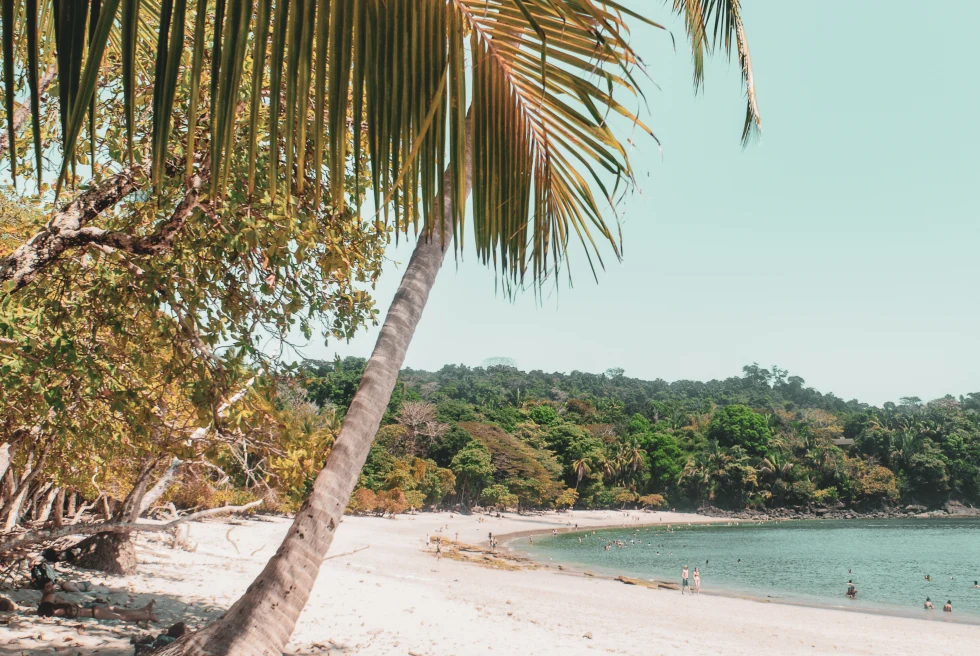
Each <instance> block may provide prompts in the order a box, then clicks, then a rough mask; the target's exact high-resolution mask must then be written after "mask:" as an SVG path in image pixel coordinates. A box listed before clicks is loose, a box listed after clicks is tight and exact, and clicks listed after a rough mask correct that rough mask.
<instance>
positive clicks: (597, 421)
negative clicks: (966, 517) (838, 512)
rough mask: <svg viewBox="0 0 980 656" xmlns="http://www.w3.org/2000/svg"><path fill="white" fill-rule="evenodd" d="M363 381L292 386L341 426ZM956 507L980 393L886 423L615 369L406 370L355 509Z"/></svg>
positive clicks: (914, 404) (796, 385) (756, 372)
mask: <svg viewBox="0 0 980 656" xmlns="http://www.w3.org/2000/svg"><path fill="white" fill-rule="evenodd" d="M363 367H364V362H363V361H362V360H359V359H357V358H347V359H344V360H342V361H337V362H327V363H324V362H307V363H305V364H304V365H303V367H302V368H301V370H300V371H301V373H300V375H299V376H298V377H296V378H294V379H293V380H294V381H295V384H297V385H300V386H302V387H304V388H305V389H306V390H307V397H306V398H305V399H304V401H305V402H308V403H312V404H313V405H315V406H316V408H318V409H319V411H320V412H324V411H325V412H326V413H327V414H328V415H329V416H336V415H337V414H338V413H340V414H342V413H343V412H344V410H345V408H346V407H347V405H348V404H349V403H350V399H351V397H352V394H353V392H354V390H356V387H357V381H358V377H359V375H360V371H361V370H362V369H363ZM311 409H312V408H311ZM950 500H955V501H961V502H964V503H968V504H976V503H980V393H973V394H968V395H966V396H965V397H960V398H954V397H952V396H946V397H943V398H940V399H935V400H932V401H929V402H924V401H923V400H922V399H919V398H916V397H905V398H902V399H899V401H898V403H897V404H896V403H885V404H884V405H883V407H880V408H879V407H872V406H869V405H868V404H865V403H861V402H859V401H857V400H850V401H845V400H843V399H841V398H839V397H837V396H834V395H833V394H830V393H821V392H818V391H817V390H815V389H813V388H812V387H807V386H806V383H805V381H804V380H803V379H802V378H801V377H799V376H792V375H790V374H789V372H787V371H786V370H785V369H781V368H779V367H776V366H774V367H772V368H771V369H765V368H763V367H760V366H759V365H757V364H752V365H748V366H746V367H744V368H743V371H742V375H741V376H735V377H732V378H728V379H725V380H713V381H708V382H696V381H675V382H672V383H668V382H666V381H663V380H654V381H645V380H639V379H636V378H631V377H628V376H626V375H625V373H624V371H623V370H622V369H618V368H613V369H609V370H607V371H606V372H604V373H601V374H590V373H583V372H572V373H570V374H560V373H552V374H546V373H544V372H541V371H532V372H523V371H520V370H518V369H516V368H515V367H513V366H509V365H507V364H496V365H491V366H487V367H476V368H470V367H466V366H462V365H450V366H446V367H444V368H443V369H441V370H440V371H438V372H425V371H415V370H404V371H402V372H401V375H400V377H399V382H398V385H397V386H396V391H395V394H394V395H393V396H392V400H391V402H390V404H389V405H388V409H387V412H386V413H385V418H384V421H383V425H382V427H381V430H380V431H379V432H378V436H377V439H376V440H375V443H374V446H373V447H372V449H371V453H370V455H369V457H368V460H367V464H366V465H365V467H364V469H363V471H362V472H361V476H360V479H359V483H358V490H357V491H356V492H355V494H354V498H353V500H352V502H351V507H350V510H351V511H353V512H372V511H374V512H380V513H383V512H385V511H386V510H388V509H390V508H403V507H413V508H417V509H424V508H433V507H438V506H440V505H443V506H445V505H449V506H453V507H465V508H469V507H472V506H488V507H493V508H501V509H503V508H507V509H514V510H517V509H522V510H532V509H539V508H570V507H575V508H623V507H629V508H635V507H653V508H661V507H667V506H670V507H676V508H683V509H695V508H701V507H704V506H708V505H711V506H716V507H719V508H723V509H741V508H759V509H765V508H778V507H787V506H826V507H837V506H845V507H848V508H854V509H856V510H860V509H864V510H876V509H880V508H882V507H883V506H885V507H887V506H894V505H896V504H906V505H915V506H925V507H935V506H937V505H941V504H943V503H945V502H947V501H950ZM923 509H924V508H923Z"/></svg>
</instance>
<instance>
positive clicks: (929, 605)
mask: <svg viewBox="0 0 980 656" xmlns="http://www.w3.org/2000/svg"><path fill="white" fill-rule="evenodd" d="M923 608H925V609H926V610H932V609H933V605H932V602H931V601H930V600H929V597H926V603H925V604H923Z"/></svg>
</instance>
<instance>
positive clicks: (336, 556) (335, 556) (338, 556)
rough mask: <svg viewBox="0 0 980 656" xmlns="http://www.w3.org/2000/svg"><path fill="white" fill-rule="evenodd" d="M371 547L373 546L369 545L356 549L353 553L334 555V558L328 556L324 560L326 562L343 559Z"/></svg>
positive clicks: (346, 552)
mask: <svg viewBox="0 0 980 656" xmlns="http://www.w3.org/2000/svg"><path fill="white" fill-rule="evenodd" d="M370 546H371V545H370V544H367V545H364V546H363V547H359V548H357V549H354V550H353V551H345V552H344V553H339V554H334V555H333V556H327V557H326V558H324V560H333V559H334V558H341V557H343V556H350V555H351V554H356V553H357V552H358V551H364V550H365V549H367V548H369V547H370Z"/></svg>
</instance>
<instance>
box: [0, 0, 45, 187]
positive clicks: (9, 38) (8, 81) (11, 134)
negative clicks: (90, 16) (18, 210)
mask: <svg viewBox="0 0 980 656" xmlns="http://www.w3.org/2000/svg"><path fill="white" fill-rule="evenodd" d="M16 4H17V3H16V1H15V0H3V6H2V7H0V19H2V20H3V80H4V101H5V105H6V110H7V144H8V150H9V151H10V178H11V180H13V183H14V184H15V185H16V184H17V142H16V137H17V134H16V129H15V128H14V94H15V93H16V92H15V86H14V84H15V81H16V80H15V79H14V10H15V9H16V7H15V5H16ZM34 77H35V80H36V79H37V69H35V71H34ZM36 86H37V84H36V82H35V87H36Z"/></svg>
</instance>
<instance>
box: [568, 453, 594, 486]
mask: <svg viewBox="0 0 980 656" xmlns="http://www.w3.org/2000/svg"><path fill="white" fill-rule="evenodd" d="M572 471H574V472H575V489H576V490H577V489H578V486H579V485H580V484H581V483H582V479H583V478H585V477H586V476H588V475H589V474H591V473H592V467H591V466H590V464H589V458H588V457H587V456H582V457H581V458H579V459H578V460H576V461H575V462H573V463H572Z"/></svg>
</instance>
